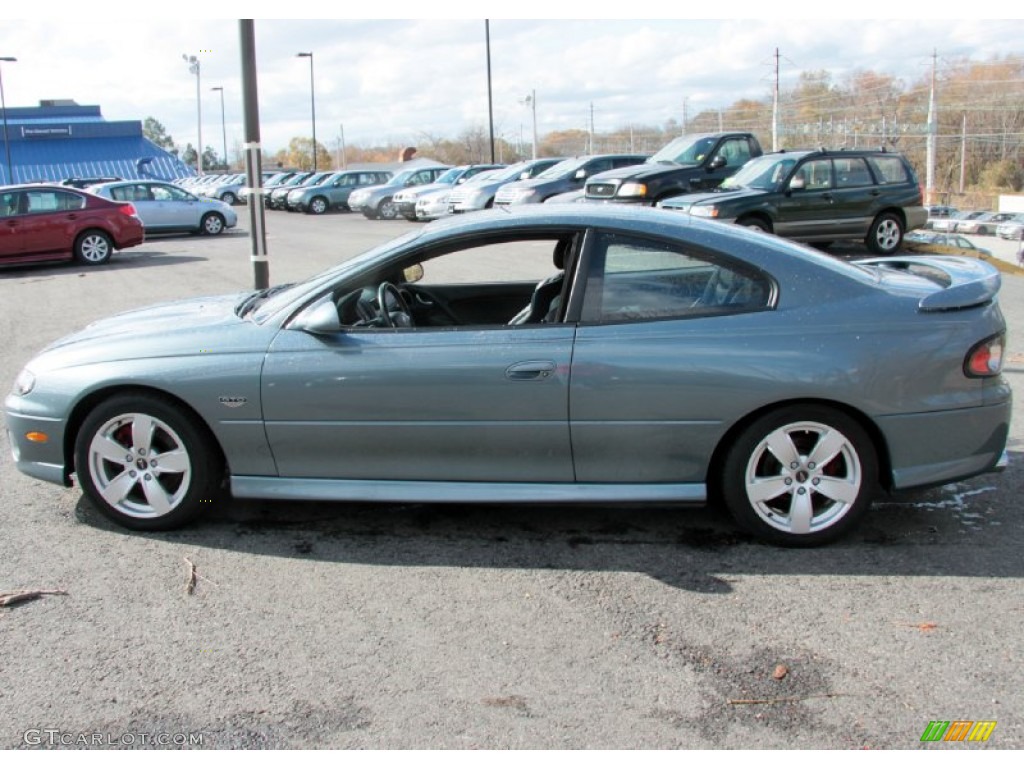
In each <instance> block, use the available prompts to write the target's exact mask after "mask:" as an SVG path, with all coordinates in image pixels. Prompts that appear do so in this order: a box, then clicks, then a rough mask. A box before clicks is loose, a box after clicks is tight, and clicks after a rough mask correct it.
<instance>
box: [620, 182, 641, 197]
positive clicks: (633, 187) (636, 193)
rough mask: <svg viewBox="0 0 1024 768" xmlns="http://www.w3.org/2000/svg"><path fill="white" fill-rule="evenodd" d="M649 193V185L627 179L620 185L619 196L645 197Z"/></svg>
mask: <svg viewBox="0 0 1024 768" xmlns="http://www.w3.org/2000/svg"><path fill="white" fill-rule="evenodd" d="M646 194H647V185H646V184H640V183H639V182H636V181H627V182H626V183H625V184H623V185H622V186H621V187H619V197H644V196H645V195H646Z"/></svg>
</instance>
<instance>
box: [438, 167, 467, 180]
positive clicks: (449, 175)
mask: <svg viewBox="0 0 1024 768" xmlns="http://www.w3.org/2000/svg"><path fill="white" fill-rule="evenodd" d="M465 172H466V167H465V166H462V167H461V168H449V169H448V170H447V171H445V172H444V173H443V174H441V176H439V177H438V179H437V181H435V182H434V183H435V184H454V183H455V181H456V179H458V178H459V176H461V175H462V174H464V173H465Z"/></svg>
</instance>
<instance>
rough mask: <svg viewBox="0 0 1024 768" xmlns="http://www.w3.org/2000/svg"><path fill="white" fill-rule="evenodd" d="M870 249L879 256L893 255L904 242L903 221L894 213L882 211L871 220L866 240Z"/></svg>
mask: <svg viewBox="0 0 1024 768" xmlns="http://www.w3.org/2000/svg"><path fill="white" fill-rule="evenodd" d="M864 243H865V244H866V245H867V247H868V250H869V251H871V252H872V253H876V254H878V255H879V256H891V255H892V254H894V253H896V251H898V250H899V249H900V245H901V244H902V243H903V222H902V221H901V220H900V217H899V216H897V215H896V214H894V213H880V214H879V215H878V217H877V218H876V219H875V220H874V221H873V222H871V229H869V230H868V236H867V238H866V239H865V240H864Z"/></svg>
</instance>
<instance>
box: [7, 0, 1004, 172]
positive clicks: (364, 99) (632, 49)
mask: <svg viewBox="0 0 1024 768" xmlns="http://www.w3.org/2000/svg"><path fill="white" fill-rule="evenodd" d="M298 5H299V4H296V6H297V7H298ZM349 5H351V4H345V5H342V4H340V3H334V4H330V5H328V4H320V3H312V4H311V3H309V2H306V3H302V4H301V6H302V10H303V12H310V11H312V12H313V15H319V14H318V13H317V12H322V13H323V15H324V16H326V15H328V14H334V15H336V14H337V13H338V10H339V9H341V8H344V9H345V11H346V12H347V11H348V10H349ZM361 5H363V6H370V5H371V4H369V3H362V4H361ZM382 5H383V6H386V12H387V13H390V14H394V13H398V14H402V13H407V14H408V16H409V18H392V19H339V18H330V19H328V18H312V19H257V20H256V23H255V30H256V55H257V67H258V84H259V109H260V118H261V129H262V139H263V147H264V150H265V151H267V152H273V151H274V150H276V149H279V148H282V147H284V146H285V145H287V142H288V140H289V139H290V138H291V137H293V136H300V135H301V136H307V137H308V136H309V133H310V90H309V89H310V80H309V76H310V71H309V59H303V58H297V57H296V55H295V54H296V53H297V52H299V51H312V52H313V53H314V73H315V89H316V117H317V139H318V140H319V141H320V142H321V143H323V144H325V145H326V146H327V147H328V148H329V149H331V150H333V149H334V148H335V147H336V146H337V143H338V139H339V135H340V131H341V126H342V125H344V132H345V139H346V142H347V143H348V144H350V145H351V144H361V145H371V144H374V143H378V142H386V141H389V140H390V141H394V142H395V143H412V144H416V143H417V139H419V140H420V141H422V140H423V137H424V136H449V137H454V136H455V135H457V134H458V133H459V132H460V131H462V130H463V129H466V128H472V127H482V128H484V129H486V127H487V60H486V46H485V26H484V19H483V18H468V16H469V15H470V14H472V12H473V11H474V10H476V11H479V10H482V9H478V8H476V7H475V6H470V5H469V4H467V3H463V4H445V3H427V4H418V5H413V4H408V3H397V4H396V3H394V2H391V3H384V4H382ZM914 5H915V4H904V5H903V6H901V8H900V10H899V12H900V13H902V14H904V17H903V18H901V19H889V20H888V21H882V20H880V18H881V17H882V16H885V15H888V10H889V9H888V8H887V6H886V5H885V4H882V3H871V2H868V3H866V4H865V3H860V4H858V8H859V9H860V10H861V12H863V13H865V14H875V13H877V14H878V16H879V18H868V17H865V18H858V19H834V18H831V19H830V18H808V17H805V16H803V15H802V14H805V13H806V14H808V15H811V14H813V13H815V12H818V13H819V15H820V9H819V8H818V7H817V6H816V5H814V4H801V3H797V4H795V5H794V4H792V3H789V4H787V6H786V10H785V11H784V13H785V14H787V15H788V17H773V18H772V19H763V18H756V14H757V13H758V12H761V13H763V8H764V5H763V4H753V3H751V4H743V3H741V4H739V5H737V4H735V3H733V4H730V6H729V7H730V8H732V9H737V12H743V11H744V10H749V12H750V18H737V19H728V20H715V19H656V20H653V19H635V20H634V19H614V20H610V19H605V20H587V19H576V20H573V19H545V18H530V19H497V18H492V19H491V20H490V47H491V70H492V84H493V104H494V120H495V133H496V134H498V135H502V136H505V137H506V138H508V139H509V140H510V141H515V140H516V138H518V137H519V135H520V133H522V136H523V137H524V138H525V139H526V140H527V141H528V140H529V135H530V121H531V117H530V112H529V109H528V107H527V106H525V105H524V104H523V99H524V97H525V96H526V95H527V94H529V93H531V91H535V92H536V95H537V105H538V109H537V121H538V130H539V132H540V133H541V134H543V133H545V132H547V131H551V130H559V129H570V128H580V129H585V128H586V126H587V124H588V121H589V119H590V109H591V105H593V110H594V124H595V127H596V129H597V130H598V131H602V130H610V129H613V128H617V127H620V126H625V125H627V124H629V123H631V122H632V123H634V124H637V123H646V124H661V123H664V122H665V121H666V120H668V119H670V118H675V119H677V120H678V119H680V118H681V116H682V114H683V110H684V103H685V105H686V106H685V109H686V110H687V113H688V114H691V115H693V114H696V113H697V112H699V111H701V110H703V109H714V108H717V107H721V106H727V105H729V104H731V103H732V102H734V101H735V100H737V99H739V98H744V97H746V98H753V99H762V98H767V97H768V96H769V95H770V92H771V86H772V79H773V72H774V53H775V50H776V49H778V51H779V54H780V57H781V58H780V78H781V83H782V87H783V88H786V87H787V86H788V85H791V84H792V83H794V82H795V81H796V79H797V77H798V76H799V74H800V73H801V72H806V71H815V70H828V71H829V72H831V73H832V74H833V76H834V77H835V79H836V80H841V79H842V78H843V77H844V76H846V75H847V74H850V73H852V72H855V71H857V70H874V71H876V72H880V73H885V74H891V75H894V76H897V77H900V78H902V79H903V80H904V81H905V82H906V83H908V84H910V83H913V82H916V81H918V80H919V79H921V78H923V77H926V76H927V75H928V73H929V71H930V68H931V64H932V54H933V53H936V54H937V60H938V66H939V67H940V68H941V67H943V66H949V65H950V64H951V63H953V62H955V61H957V60H960V59H963V58H968V59H973V60H977V61H986V60H989V59H991V58H992V57H994V56H1024V21H1022V20H1021V19H1002V20H992V19H977V18H972V19H955V18H936V17H935V16H934V13H935V4H934V3H930V4H927V5H925V4H916V5H917V7H918V8H920V9H922V10H921V12H922V13H923V14H924V16H923V17H919V16H917V14H916V13H915V11H916V10H917V8H915V7H914ZM165 7H166V8H168V9H171V10H173V15H172V16H170V17H169V18H165V19H160V18H124V17H123V12H124V11H125V10H126V9H125V6H124V4H123V3H119V4H114V3H100V4H99V6H96V5H94V4H91V5H90V6H89V10H90V13H89V15H87V16H83V17H82V18H80V19H78V18H74V17H65V16H58V15H55V8H56V6H54V5H53V4H46V8H45V10H46V11H47V13H48V14H49V16H48V17H47V18H43V17H38V18H31V17H25V18H20V19H17V18H16V19H10V18H5V19H4V21H3V23H2V24H0V56H14V57H16V58H17V59H18V61H17V62H15V63H6V62H5V63H3V64H2V67H3V68H2V75H3V85H4V93H5V96H6V103H7V105H8V106H35V105H37V104H38V102H39V100H40V99H52V98H65V99H74V100H75V101H77V102H78V103H79V104H98V105H100V106H101V107H102V110H103V115H104V116H105V117H106V118H107V119H108V120H122V119H135V120H141V119H143V118H145V117H147V116H153V117H156V118H157V119H158V120H160V121H161V122H162V123H163V124H164V125H165V126H166V127H167V130H168V132H169V133H170V134H171V135H172V136H173V138H174V139H175V141H176V142H177V143H178V144H180V145H182V146H183V145H184V144H185V143H186V142H190V143H193V144H195V143H196V138H197V137H196V134H197V119H196V112H197V110H196V79H195V77H194V76H193V75H191V74H190V73H189V70H188V65H187V63H186V62H184V61H183V60H182V54H189V55H196V56H198V57H199V58H200V60H201V80H200V87H201V91H200V96H201V102H202V115H203V121H202V125H203V143H204V144H206V145H208V146H212V147H214V148H215V149H216V150H217V151H218V152H219V151H220V149H221V144H222V139H221V107H220V95H219V94H218V93H215V92H211V91H210V88H212V87H214V86H221V87H223V88H224V94H225V105H226V124H227V136H228V147H229V150H230V149H231V148H232V147H233V146H234V145H235V144H236V143H238V142H240V141H241V140H242V134H243V129H242V95H241V69H240V54H239V24H238V21H237V19H236V18H231V19H209V18H204V16H206V15H208V14H206V13H204V10H208V9H209V8H210V7H211V5H210V4H209V3H205V4H204V3H194V2H184V1H182V0H175V2H173V3H169V4H167V5H166V6H165ZM214 7H215V9H216V12H217V13H219V14H227V13H232V12H234V13H236V14H238V15H257V14H258V12H259V9H261V8H266V10H271V9H273V10H274V11H278V12H280V11H281V10H282V8H281V6H280V4H277V7H272V6H269V4H264V3H259V4H251V5H248V6H243V5H242V4H237V3H227V4H225V3H218V4H216V6H214ZM245 7H247V8H248V9H249V10H247V11H245V10H242V9H243V8H245ZM427 7H429V8H430V9H431V10H432V11H434V12H436V13H439V14H443V15H445V16H449V17H451V18H435V19H431V20H423V19H414V18H413V17H414V16H415V15H416V14H417V12H418V13H420V14H421V15H422V11H423V9H424V8H427ZM510 7H511V6H510ZM573 7H574V8H575V7H577V6H573ZM579 7H582V6H579ZM592 7H593V8H594V10H595V12H600V11H599V9H597V7H596V6H592ZM97 8H104V9H107V11H105V12H104V11H101V12H97V11H96V9H97ZM514 8H515V11H516V12H517V13H522V14H524V15H534V16H541V15H543V14H544V11H545V9H547V10H550V6H545V5H543V4H540V3H524V2H518V3H516V4H514ZM108 14H109V18H108V19H107V20H105V21H98V20H97V19H99V18H101V17H104V16H107V15H108ZM114 19H116V21H114Z"/></svg>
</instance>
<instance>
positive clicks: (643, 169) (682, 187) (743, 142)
mask: <svg viewBox="0 0 1024 768" xmlns="http://www.w3.org/2000/svg"><path fill="white" fill-rule="evenodd" d="M760 154H761V145H760V144H759V143H758V141H757V139H756V138H755V137H754V135H753V134H751V133H742V132H730V133H694V134H688V135H686V136H680V137H679V138H677V139H673V140H672V141H670V142H669V143H668V144H666V145H665V146H664V147H663V148H662V149H660V150H658V152H657V153H656V154H654V155H652V156H651V157H650V158H649V159H648V160H647V161H646V162H644V163H643V164H642V165H632V166H630V167H628V168H620V169H619V170H616V171H608V172H606V173H599V174H596V175H594V176H591V177H590V178H589V179H587V185H586V193H587V202H589V203H639V204H641V205H654V204H655V203H657V202H658V201H660V200H664V199H665V198H667V197H674V196H675V195H682V194H686V193H687V192H699V191H700V190H702V189H714V188H715V187H717V186H718V185H719V184H721V183H722V181H724V180H725V179H727V178H728V177H729V176H732V175H733V174H734V173H736V171H738V170H739V169H740V168H741V167H742V166H743V164H744V163H746V162H747V161H748V160H749V159H750V158H752V157H758V156H759V155H760Z"/></svg>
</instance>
